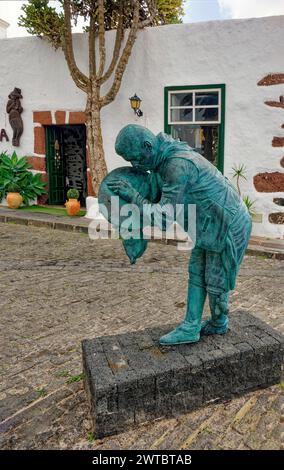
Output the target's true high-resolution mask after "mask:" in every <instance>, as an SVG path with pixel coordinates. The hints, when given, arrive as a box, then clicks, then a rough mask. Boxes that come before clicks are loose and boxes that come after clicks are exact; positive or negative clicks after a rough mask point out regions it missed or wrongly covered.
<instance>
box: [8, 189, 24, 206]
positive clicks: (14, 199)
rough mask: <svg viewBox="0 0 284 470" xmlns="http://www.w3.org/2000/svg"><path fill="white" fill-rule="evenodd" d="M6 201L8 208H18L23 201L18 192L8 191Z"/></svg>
mask: <svg viewBox="0 0 284 470" xmlns="http://www.w3.org/2000/svg"><path fill="white" fill-rule="evenodd" d="M6 201H7V204H8V207H10V209H18V207H20V205H21V204H22V202H23V198H22V196H21V195H20V193H8V194H7V196H6Z"/></svg>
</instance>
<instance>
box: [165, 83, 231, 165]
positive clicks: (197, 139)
mask: <svg viewBox="0 0 284 470" xmlns="http://www.w3.org/2000/svg"><path fill="white" fill-rule="evenodd" d="M224 106H225V85H202V86H196V87H193V86H182V87H166V88H165V132H166V133H168V134H171V135H172V136H173V137H174V138H175V139H180V140H182V141H185V142H187V143H188V144H189V145H190V147H192V148H193V149H194V150H196V151H197V152H198V153H200V154H201V155H203V156H204V157H205V158H207V160H209V161H210V162H211V163H213V164H214V165H215V166H217V167H218V169H219V170H220V171H223V156H224V112H225V108H224Z"/></svg>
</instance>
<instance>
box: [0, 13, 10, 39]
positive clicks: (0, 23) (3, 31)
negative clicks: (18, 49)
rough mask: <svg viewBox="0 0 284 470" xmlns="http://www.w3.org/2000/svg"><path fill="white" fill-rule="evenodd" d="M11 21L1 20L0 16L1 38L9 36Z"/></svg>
mask: <svg viewBox="0 0 284 470" xmlns="http://www.w3.org/2000/svg"><path fill="white" fill-rule="evenodd" d="M9 26H10V25H9V23H7V21H4V20H1V18H0V39H3V38H6V37H7V29H8V28H9Z"/></svg>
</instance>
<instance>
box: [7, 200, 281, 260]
mask: <svg viewBox="0 0 284 470" xmlns="http://www.w3.org/2000/svg"><path fill="white" fill-rule="evenodd" d="M0 222H3V223H14V224H20V225H28V226H33V227H44V228H49V229H53V230H62V231H66V232H77V233H88V228H89V224H90V222H91V219H86V218H85V217H75V218H72V217H68V216H66V217H64V216H62V217H60V216H54V215H50V214H43V213H39V212H38V213H30V212H25V213H20V212H18V211H16V210H12V209H9V208H6V207H0ZM151 241H152V242H153V241H154V242H156V243H164V244H166V245H177V244H178V243H181V244H182V243H183V242H184V240H177V239H176V238H172V239H165V238H161V239H160V240H151ZM247 253H248V254H252V255H258V256H266V257H268V258H275V259H281V260H282V259H284V239H273V238H265V237H255V236H253V237H251V239H250V242H249V246H248V250H247Z"/></svg>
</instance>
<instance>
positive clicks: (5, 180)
mask: <svg viewBox="0 0 284 470" xmlns="http://www.w3.org/2000/svg"><path fill="white" fill-rule="evenodd" d="M30 168H31V165H29V164H28V162H27V159H26V158H25V157H21V158H18V156H17V154H16V152H14V153H13V154H12V155H11V156H9V155H7V154H6V153H2V154H1V155H0V193H1V195H2V197H5V196H6V194H7V192H8V190H9V189H8V188H9V187H10V186H11V185H15V184H16V185H17V186H18V187H19V191H17V192H19V193H20V194H21V195H22V196H23V202H24V204H26V205H28V204H29V201H30V200H33V199H36V198H37V197H39V196H41V195H42V194H46V191H45V183H44V182H43V181H42V179H41V175H40V174H39V173H37V174H35V175H34V174H33V173H31V171H29V169H30Z"/></svg>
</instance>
